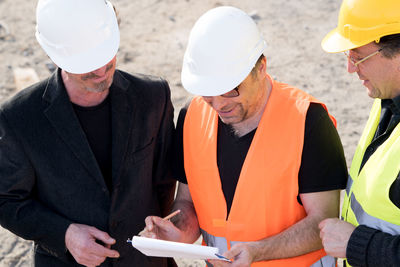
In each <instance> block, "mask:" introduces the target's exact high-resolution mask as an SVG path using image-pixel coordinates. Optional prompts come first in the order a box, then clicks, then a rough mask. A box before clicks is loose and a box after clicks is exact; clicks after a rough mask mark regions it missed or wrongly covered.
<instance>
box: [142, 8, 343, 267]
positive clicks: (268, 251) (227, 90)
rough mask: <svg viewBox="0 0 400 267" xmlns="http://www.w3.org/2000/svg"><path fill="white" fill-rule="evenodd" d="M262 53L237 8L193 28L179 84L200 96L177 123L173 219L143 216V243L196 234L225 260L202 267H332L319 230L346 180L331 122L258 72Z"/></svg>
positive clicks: (214, 13)
mask: <svg viewBox="0 0 400 267" xmlns="http://www.w3.org/2000/svg"><path fill="white" fill-rule="evenodd" d="M265 47H266V44H265V41H264V40H263V38H262V37H261V35H260V33H259V31H258V29H257V26H256V25H255V23H254V21H253V20H252V19H251V17H249V16H248V15H247V14H246V13H244V12H243V11H241V10H239V9H237V8H233V7H218V8H214V9H212V10H210V11H208V12H207V13H205V14H204V15H203V16H202V17H200V19H199V20H198V21H197V22H196V24H195V25H194V27H193V29H192V31H191V34H190V37H189V42H188V47H187V50H186V53H185V57H184V60H183V69H182V84H183V86H184V87H185V89H186V90H188V91H189V92H191V93H193V94H195V95H199V96H196V97H194V99H193V100H192V101H191V103H190V105H189V106H188V107H187V108H184V109H182V111H181V113H180V116H179V118H178V123H177V138H176V140H177V144H176V147H177V148H178V149H177V155H176V159H178V162H177V163H176V165H177V167H178V168H179V167H180V171H179V170H178V171H176V174H177V176H178V179H179V180H180V182H181V183H180V185H179V189H178V193H177V197H176V200H175V206H174V209H180V210H181V213H180V214H179V215H178V216H177V217H176V218H175V219H174V220H172V222H169V221H164V220H162V219H161V218H159V217H155V216H150V217H147V218H146V230H147V231H146V233H145V234H144V235H145V236H148V237H153V238H160V239H166V240H173V241H179V242H187V243H192V242H194V241H195V240H196V239H197V238H198V237H199V235H200V233H201V234H202V237H203V240H204V243H205V244H206V245H208V246H214V247H218V248H219V251H220V253H221V254H222V253H223V255H224V256H225V257H227V258H229V259H233V260H234V261H233V263H226V262H223V261H219V260H212V261H210V262H208V264H209V265H210V266H211V264H213V265H214V266H225V265H226V266H334V265H335V260H334V258H332V257H328V256H325V252H324V251H323V250H322V244H321V240H320V239H319V236H318V223H319V222H320V221H321V220H323V219H325V218H327V217H332V216H338V211H339V190H340V189H342V188H344V187H345V183H346V177H347V170H346V163H345V159H344V155H343V148H342V145H341V142H340V139H339V136H338V134H337V131H336V129H335V126H334V125H335V120H334V119H333V117H330V115H329V114H328V112H327V110H326V107H325V105H324V104H322V103H321V102H319V101H318V100H316V99H315V98H313V97H312V96H310V95H308V94H306V93H305V92H303V91H301V90H299V89H297V88H293V87H291V86H289V85H287V84H283V83H279V82H276V81H274V80H273V79H272V78H271V77H270V76H269V75H268V74H267V72H266V68H267V67H266V58H265V57H264V55H263V52H264V49H265ZM182 147H183V148H182ZM183 162H184V164H183ZM183 165H184V169H183Z"/></svg>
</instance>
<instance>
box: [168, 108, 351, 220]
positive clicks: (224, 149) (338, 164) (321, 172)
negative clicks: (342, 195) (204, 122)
mask: <svg viewBox="0 0 400 267" xmlns="http://www.w3.org/2000/svg"><path fill="white" fill-rule="evenodd" d="M186 112H187V106H186V107H184V108H183V109H181V111H180V113H179V117H178V122H177V126H176V136H175V140H174V142H175V145H174V148H175V149H176V150H175V157H174V158H175V159H176V161H175V163H174V166H173V169H174V174H175V177H177V179H178V180H179V181H180V182H182V183H187V180H186V175H185V170H184V167H183V122H184V120H185V116H186ZM255 132H256V129H255V130H253V131H252V132H250V133H248V134H246V135H244V136H242V137H237V136H235V135H234V134H233V132H232V130H231V128H230V126H229V125H226V124H224V123H223V122H222V121H221V120H219V121H218V145H217V163H218V169H219V173H220V178H221V184H222V189H223V192H224V195H225V200H226V202H227V208H228V213H229V210H230V207H231V205H232V201H233V196H234V194H235V190H236V185H237V182H238V179H239V175H240V171H241V169H242V165H243V162H244V159H245V158H246V155H247V151H248V150H249V147H250V144H251V141H252V140H253V137H254V133H255ZM298 179H299V180H298V183H299V193H311V192H319V191H328V190H335V189H343V188H345V187H346V181H347V166H346V160H345V157H344V153H343V147H342V143H341V141H340V138H339V135H338V133H337V131H336V128H335V126H334V125H333V123H332V121H331V120H330V118H329V115H328V113H327V112H326V110H325V109H324V108H323V107H322V106H321V105H320V104H316V103H311V104H310V107H309V109H308V111H307V116H306V122H305V134H304V145H303V153H302V159H301V166H300V170H299V178H298ZM298 201H299V203H301V202H300V198H298Z"/></svg>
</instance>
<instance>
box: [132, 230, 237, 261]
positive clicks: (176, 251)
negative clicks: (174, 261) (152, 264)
mask: <svg viewBox="0 0 400 267" xmlns="http://www.w3.org/2000/svg"><path fill="white" fill-rule="evenodd" d="M128 242H130V243H132V246H133V247H134V248H136V249H137V250H139V251H140V252H142V253H143V254H144V255H146V256H153V257H174V258H185V259H198V260H208V259H215V260H223V261H229V262H230V260H229V259H227V258H225V257H224V256H222V255H220V254H219V250H218V248H216V247H208V246H201V245H195V244H186V243H181V242H173V241H165V240H160V239H153V238H147V237H142V236H134V237H133V238H132V240H129V239H128Z"/></svg>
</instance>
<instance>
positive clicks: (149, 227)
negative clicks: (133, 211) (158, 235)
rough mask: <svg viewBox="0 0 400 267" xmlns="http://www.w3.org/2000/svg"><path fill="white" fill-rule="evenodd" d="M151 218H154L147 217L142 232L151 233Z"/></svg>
mask: <svg viewBox="0 0 400 267" xmlns="http://www.w3.org/2000/svg"><path fill="white" fill-rule="evenodd" d="M153 217H155V216H147V217H146V219H145V220H144V222H145V223H146V226H145V227H144V230H146V231H150V232H151V231H153V227H154V225H153Z"/></svg>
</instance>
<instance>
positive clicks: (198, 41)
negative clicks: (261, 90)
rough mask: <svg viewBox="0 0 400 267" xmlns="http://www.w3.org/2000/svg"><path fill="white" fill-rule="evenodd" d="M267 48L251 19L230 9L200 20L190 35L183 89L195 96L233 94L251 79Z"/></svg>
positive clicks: (221, 9) (208, 14)
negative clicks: (231, 91)
mask: <svg viewBox="0 0 400 267" xmlns="http://www.w3.org/2000/svg"><path fill="white" fill-rule="evenodd" d="M265 48H266V43H265V41H264V39H263V38H262V36H261V34H260V32H259V31H258V28H257V25H256V24H255V22H254V21H253V19H252V18H251V17H250V16H249V15H247V14H246V13H245V12H243V11H242V10H240V9H237V8H235V7H230V6H223V7H217V8H213V9H211V10H209V11H208V12H206V13H205V14H203V15H202V16H201V17H200V18H199V19H198V20H197V22H196V23H195V25H194V27H193V29H192V31H191V32H190V36H189V41H188V45H187V48H186V52H185V55H184V58H183V66H182V73H181V80H182V85H183V87H184V88H185V89H186V90H187V91H189V92H190V93H192V94H195V95H202V96H216V95H222V94H224V93H226V92H229V91H230V90H232V89H233V88H235V87H236V86H238V85H239V84H240V83H241V82H242V81H243V80H244V79H245V78H246V77H247V75H249V73H250V72H251V70H252V69H253V67H254V66H255V64H256V62H257V60H258V58H259V57H260V56H261V55H262V53H263V52H264V50H265Z"/></svg>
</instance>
